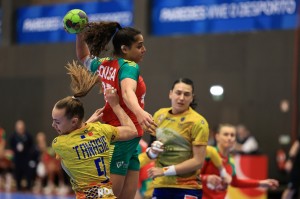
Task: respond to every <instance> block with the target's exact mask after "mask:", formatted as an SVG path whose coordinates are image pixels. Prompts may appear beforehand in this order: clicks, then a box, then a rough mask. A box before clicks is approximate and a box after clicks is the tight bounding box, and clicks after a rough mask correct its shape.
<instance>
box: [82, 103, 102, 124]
mask: <svg viewBox="0 0 300 199" xmlns="http://www.w3.org/2000/svg"><path fill="white" fill-rule="evenodd" d="M103 110H104V107H103V108H99V109H97V110H96V111H95V112H94V113H93V115H91V117H90V118H89V119H88V120H87V121H86V122H87V123H90V122H101V118H102V116H103Z"/></svg>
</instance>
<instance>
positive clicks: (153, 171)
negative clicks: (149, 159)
mask: <svg viewBox="0 0 300 199" xmlns="http://www.w3.org/2000/svg"><path fill="white" fill-rule="evenodd" d="M147 172H148V176H149V177H150V178H152V179H154V178H156V177H159V176H163V175H164V171H163V169H162V168H158V167H152V168H150V169H148V171H147Z"/></svg>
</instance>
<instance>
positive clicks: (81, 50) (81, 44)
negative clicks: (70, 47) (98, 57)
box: [76, 34, 90, 63]
mask: <svg viewBox="0 0 300 199" xmlns="http://www.w3.org/2000/svg"><path fill="white" fill-rule="evenodd" d="M76 55H77V59H79V60H80V61H81V62H82V63H83V62H84V59H85V58H86V57H87V56H89V55H90V50H89V48H88V46H87V44H86V43H85V41H84V40H83V35H81V34H77V35H76Z"/></svg>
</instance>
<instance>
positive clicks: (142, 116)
mask: <svg viewBox="0 0 300 199" xmlns="http://www.w3.org/2000/svg"><path fill="white" fill-rule="evenodd" d="M136 118H137V120H138V123H139V124H140V125H141V127H142V128H143V130H144V131H150V132H154V131H155V129H156V127H157V125H156V124H155V123H154V120H153V118H152V115H151V114H149V113H148V112H146V111H144V110H143V111H141V112H140V113H138V114H136Z"/></svg>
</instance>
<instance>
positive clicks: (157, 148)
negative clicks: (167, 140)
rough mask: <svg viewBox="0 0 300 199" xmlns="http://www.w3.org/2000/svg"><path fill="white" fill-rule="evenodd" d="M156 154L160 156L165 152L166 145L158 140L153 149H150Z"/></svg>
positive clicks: (152, 145)
mask: <svg viewBox="0 0 300 199" xmlns="http://www.w3.org/2000/svg"><path fill="white" fill-rule="evenodd" d="M150 150H151V151H152V152H153V153H154V154H159V153H161V152H163V151H164V144H163V143H162V142H160V141H158V140H155V141H154V142H153V143H152V144H151V149H150Z"/></svg>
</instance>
